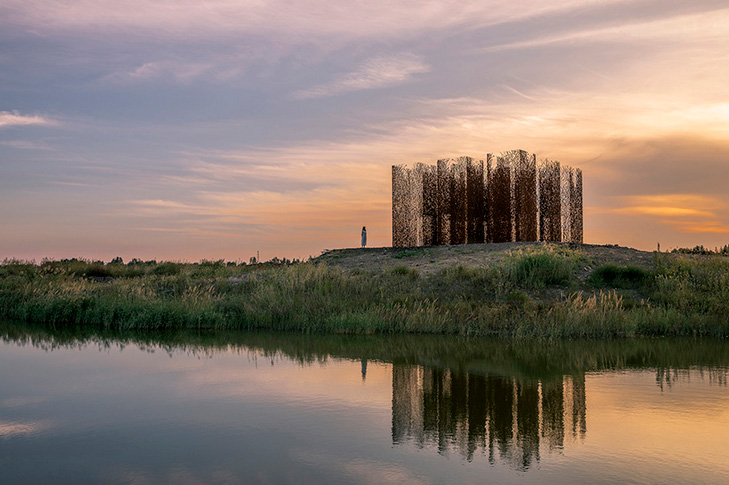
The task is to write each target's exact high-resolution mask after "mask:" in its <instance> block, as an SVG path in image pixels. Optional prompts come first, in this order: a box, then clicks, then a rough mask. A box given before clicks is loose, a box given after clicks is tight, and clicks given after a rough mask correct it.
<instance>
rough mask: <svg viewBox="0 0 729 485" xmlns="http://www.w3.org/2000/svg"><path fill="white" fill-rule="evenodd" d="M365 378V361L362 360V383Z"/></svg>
mask: <svg viewBox="0 0 729 485" xmlns="http://www.w3.org/2000/svg"><path fill="white" fill-rule="evenodd" d="M366 377H367V359H362V382H364V381H365V378H366Z"/></svg>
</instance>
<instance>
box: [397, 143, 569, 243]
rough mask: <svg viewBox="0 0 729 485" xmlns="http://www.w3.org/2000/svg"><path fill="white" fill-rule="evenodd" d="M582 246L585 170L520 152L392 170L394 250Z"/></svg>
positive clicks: (449, 160) (420, 164) (401, 167)
mask: <svg viewBox="0 0 729 485" xmlns="http://www.w3.org/2000/svg"><path fill="white" fill-rule="evenodd" d="M510 241H551V242H560V241H561V242H577V243H582V171H581V170H580V169H573V168H570V167H566V166H560V164H559V162H555V161H553V160H544V161H541V162H540V163H539V164H537V158H536V156H535V155H530V154H528V153H527V152H525V151H524V150H512V151H508V152H504V153H502V154H501V155H498V156H493V155H491V154H489V155H487V157H486V163H484V161H483V160H474V159H472V158H471V157H460V158H457V159H455V160H453V159H447V160H438V163H437V164H436V165H426V164H424V163H417V164H415V167H414V168H407V167H405V166H404V165H393V167H392V245H393V246H396V247H407V246H437V245H444V244H469V243H483V242H510Z"/></svg>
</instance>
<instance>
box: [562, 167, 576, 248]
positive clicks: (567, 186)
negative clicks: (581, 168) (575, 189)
mask: <svg viewBox="0 0 729 485" xmlns="http://www.w3.org/2000/svg"><path fill="white" fill-rule="evenodd" d="M573 177H574V170H572V168H570V167H562V169H561V173H560V190H559V196H560V212H561V216H562V238H561V239H560V240H561V241H562V242H570V241H571V240H572V217H571V204H572V203H571V200H572V198H571V195H572V184H573V183H574V182H573V181H572V179H573Z"/></svg>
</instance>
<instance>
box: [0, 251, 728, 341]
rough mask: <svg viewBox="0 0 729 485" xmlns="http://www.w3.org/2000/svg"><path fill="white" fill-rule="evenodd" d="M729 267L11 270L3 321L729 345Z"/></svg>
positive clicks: (378, 254)
mask: <svg viewBox="0 0 729 485" xmlns="http://www.w3.org/2000/svg"><path fill="white" fill-rule="evenodd" d="M727 315H729V258H727V257H726V256H720V255H709V256H705V255H704V256H692V255H678V254H665V253H649V252H642V251H636V250H633V249H629V248H619V247H615V246H593V245H579V246H578V245H568V244H549V245H545V244H540V243H522V244H486V245H468V246H450V247H435V248H409V249H398V248H373V249H358V250H339V251H332V252H329V253H327V254H325V255H323V256H321V257H319V258H316V259H314V260H311V261H308V262H305V263H297V264H289V262H281V261H277V260H275V261H273V262H269V263H264V264H254V265H243V264H235V263H225V262H223V261H214V262H213V261H203V262H201V263H175V262H164V263H156V262H142V261H134V262H132V263H130V264H123V263H122V262H120V261H116V262H112V263H106V264H104V263H100V262H88V261H77V260H72V261H44V262H41V263H39V264H36V263H28V262H20V261H6V262H5V263H4V264H3V265H2V266H0V316H1V317H4V318H11V319H14V320H20V321H25V322H36V323H44V324H52V325H54V326H63V325H90V326H96V327H106V328H139V329H142V328H212V329H215V328H246V329H252V328H263V329H272V330H289V331H295V332H303V333H314V332H331V333H364V334H366V333H439V334H456V335H498V336H508V337H524V338H532V337H536V338H540V337H547V338H584V337H588V338H610V337H630V336H640V335H644V336H665V335H707V336H717V337H726V336H728V335H729V318H728V317H727Z"/></svg>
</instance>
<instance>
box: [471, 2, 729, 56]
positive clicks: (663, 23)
mask: <svg viewBox="0 0 729 485" xmlns="http://www.w3.org/2000/svg"><path fill="white" fill-rule="evenodd" d="M728 21H729V9H714V10H712V11H709V12H700V13H691V14H686V15H674V16H670V17H668V18H657V19H656V18H653V19H644V18H636V19H634V20H632V21H631V20H627V21H626V19H625V18H622V19H621V22H620V24H619V25H608V26H602V25H600V26H587V27H585V26H583V25H580V24H576V25H575V26H574V27H573V28H569V29H568V30H566V31H561V32H554V33H552V32H550V33H546V34H544V35H543V36H541V37H536V38H532V39H525V40H519V41H516V42H509V43H502V44H495V45H493V46H489V47H487V48H485V49H484V52H491V51H499V50H504V49H524V48H530V47H541V46H546V45H553V44H567V43H577V42H579V43H584V42H590V43H595V42H620V43H629V44H634V43H636V42H645V41H661V42H668V43H671V44H673V43H677V44H682V43H683V44H685V43H686V41H687V40H689V39H690V40H691V41H692V42H700V41H702V42H711V43H714V42H721V41H726V39H727V22H728ZM678 32H680V35H677V33H678Z"/></svg>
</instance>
